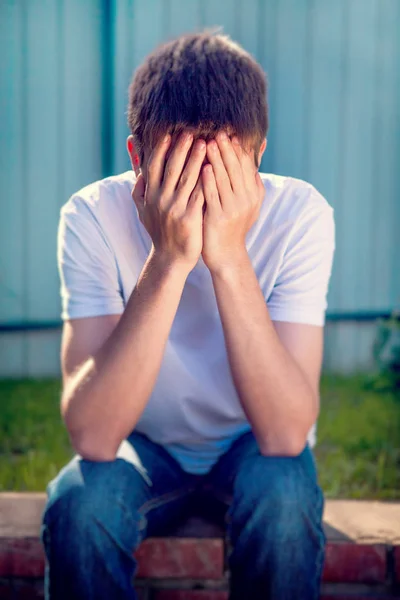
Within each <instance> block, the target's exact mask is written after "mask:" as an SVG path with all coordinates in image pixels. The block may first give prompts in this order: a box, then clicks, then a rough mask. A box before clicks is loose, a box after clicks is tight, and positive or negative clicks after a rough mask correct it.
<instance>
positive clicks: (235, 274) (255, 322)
mask: <svg viewBox="0 0 400 600" xmlns="http://www.w3.org/2000/svg"><path fill="white" fill-rule="evenodd" d="M212 277H213V284H214V289H215V294H216V299H217V303H218V308H219V313H220V317H221V321H222V325H223V329H224V335H225V342H226V346H227V352H228V357H229V362H230V366H231V371H232V376H233V380H234V383H235V386H236V389H237V391H238V394H239V397H240V400H241V403H242V406H243V409H244V411H245V413H246V416H247V418H248V420H249V422H250V424H251V425H252V428H253V431H254V434H255V436H256V439H257V441H258V443H259V447H260V450H261V452H262V453H263V454H286V455H287V454H293V455H294V454H298V453H299V452H300V451H301V449H302V447H303V446H304V444H305V440H306V436H307V432H308V430H309V428H310V427H311V425H312V423H313V422H314V421H315V419H316V417H317V411H318V399H317V398H316V397H315V394H314V392H313V390H312V389H311V386H310V385H309V384H308V382H307V380H306V378H305V376H304V374H303V373H302V371H301V369H300V368H299V367H298V365H297V363H296V362H295V360H294V359H293V358H292V357H291V355H290V354H289V353H288V352H287V350H286V349H285V347H284V346H283V344H282V343H281V341H280V340H279V337H278V335H277V333H276V331H275V328H274V326H273V323H272V321H271V319H270V317H269V313H268V309H267V306H266V302H265V299H264V297H263V294H262V291H261V289H260V286H259V284H258V280H257V277H256V275H255V273H254V269H253V267H252V264H251V261H250V259H249V257H248V255H247V252H246V253H243V255H241V256H240V258H239V260H238V261H236V264H235V265H234V266H233V267H232V268H229V269H223V270H221V271H220V272H219V273H218V274H213V275H212Z"/></svg>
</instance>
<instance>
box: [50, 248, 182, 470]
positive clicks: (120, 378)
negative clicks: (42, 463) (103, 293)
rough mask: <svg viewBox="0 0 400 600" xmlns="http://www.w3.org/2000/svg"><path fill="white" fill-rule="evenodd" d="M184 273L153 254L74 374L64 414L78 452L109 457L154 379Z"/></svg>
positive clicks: (139, 410) (137, 415)
mask: <svg viewBox="0 0 400 600" xmlns="http://www.w3.org/2000/svg"><path fill="white" fill-rule="evenodd" d="M187 274H188V273H187V272H186V271H185V270H184V269H182V268H181V267H180V266H177V265H175V264H174V265H172V264H167V263H165V262H164V261H163V260H160V259H159V258H158V257H156V256H155V255H154V254H151V255H150V256H149V258H148V260H147V262H146V264H145V266H144V268H143V270H142V273H141V275H140V277H139V280H138V283H137V285H136V287H135V289H134V290H133V292H132V294H131V297H130V299H129V301H128V303H127V306H126V308H125V311H124V313H123V315H122V316H121V318H120V320H119V322H118V324H117V326H116V327H115V329H114V331H113V332H112V334H111V335H110V337H109V338H108V339H107V341H106V342H105V343H104V344H103V346H102V347H101V349H100V350H99V351H98V352H96V354H95V355H94V356H92V357H90V358H89V359H88V360H87V361H86V362H85V363H84V364H83V365H82V366H81V368H80V369H79V370H78V371H77V373H76V375H75V376H73V377H72V378H71V380H70V382H69V384H68V385H67V387H66V389H64V392H63V398H62V413H63V416H64V419H65V422H66V425H67V428H68V431H69V433H70V437H71V441H72V443H73V445H74V447H75V449H76V450H77V452H79V453H80V454H81V455H83V456H85V457H86V458H89V459H92V460H112V459H113V458H115V454H116V452H117V449H118V447H119V444H120V443H121V441H122V440H123V439H124V438H125V437H126V436H127V435H128V434H129V433H130V432H131V431H132V430H133V428H134V427H135V425H136V423H137V421H138V420H139V418H140V415H141V413H142V412H143V410H144V408H145V406H146V403H147V401H148V399H149V397H150V395H151V392H152V390H153V387H154V384H155V382H156V379H157V376H158V373H159V369H160V366H161V361H162V357H163V354H164V349H165V345H166V342H167V339H168V336H169V333H170V330H171V326H172V323H173V320H174V318H175V314H176V311H177V308H178V305H179V301H180V298H181V295H182V291H183V288H184V285H185V281H186V277H187Z"/></svg>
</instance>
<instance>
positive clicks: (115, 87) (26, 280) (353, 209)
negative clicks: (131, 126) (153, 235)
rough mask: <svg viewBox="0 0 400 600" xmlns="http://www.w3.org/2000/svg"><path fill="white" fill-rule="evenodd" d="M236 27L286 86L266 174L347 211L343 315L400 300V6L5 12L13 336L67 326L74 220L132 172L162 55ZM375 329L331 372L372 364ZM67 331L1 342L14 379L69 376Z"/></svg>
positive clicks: (2, 252) (341, 251) (333, 292)
mask: <svg viewBox="0 0 400 600" xmlns="http://www.w3.org/2000/svg"><path fill="white" fill-rule="evenodd" d="M215 25H217V26H218V25H220V26H222V27H223V31H224V32H226V33H228V34H230V35H231V36H232V37H233V38H234V39H236V40H237V41H239V42H240V43H241V44H242V45H243V46H244V47H245V48H246V49H247V50H249V51H250V52H252V53H253V55H254V56H255V57H256V58H257V59H258V60H259V62H260V63H261V65H262V66H263V67H264V69H265V70H266V71H267V73H268V78H269V84H270V96H269V98H270V119H271V129H270V134H269V138H268V149H267V152H266V154H265V158H264V161H263V165H262V170H264V171H272V172H276V173H279V174H288V175H292V176H295V177H301V178H303V179H307V180H309V181H311V182H312V183H313V184H314V185H316V187H317V188H318V189H319V190H320V191H321V192H322V193H323V194H324V195H325V196H326V198H327V199H328V201H329V202H330V203H331V204H332V205H333V207H334V208H335V213H336V223H337V252H336V260H335V265H334V272H333V276H332V282H331V288H330V293H329V312H330V313H341V314H342V313H349V312H350V313H355V312H359V311H389V310H391V309H392V308H393V307H394V306H396V305H398V303H399V301H400V269H399V264H400V244H399V234H400V192H399V186H398V183H397V173H398V169H399V164H400V112H399V111H400V108H399V107H400V76H399V74H400V35H399V33H400V2H399V1H398V0H335V1H334V2H332V0H218V1H215V0H146V2H139V1H135V0H85V1H84V2H82V1H81V0H57V1H56V0H14V1H11V0H2V2H1V3H0V56H1V57H2V59H1V66H0V69H1V75H0V76H1V79H0V102H1V119H0V177H1V188H0V194H1V196H0V202H1V206H0V209H1V213H0V321H1V322H2V323H3V324H4V323H14V324H20V323H21V322H25V321H29V322H37V321H42V322H43V321H45V322H49V321H57V320H58V319H59V313H60V304H59V291H58V288H59V283H58V274H57V270H56V230H57V224H58V216H59V209H60V207H61V205H62V204H64V203H65V202H66V200H67V199H68V197H69V196H70V194H72V193H73V192H75V191H76V190H77V189H79V188H80V187H82V186H83V185H86V184H88V183H90V182H92V181H93V180H95V179H99V178H101V177H104V176H106V175H109V174H111V173H117V172H120V171H123V170H126V169H128V168H129V162H128V157H127V154H126V150H125V138H126V136H127V134H128V130H127V126H126V104H127V87H128V84H129V80H130V78H131V75H132V71H133V70H134V69H135V67H136V66H137V65H138V64H139V63H140V62H141V60H142V59H143V57H144V56H145V55H146V54H147V53H148V52H150V51H151V50H152V49H153V48H154V46H155V45H156V44H158V43H159V42H160V41H163V40H165V39H168V38H170V37H173V36H175V35H178V34H180V33H182V32H187V31H193V30H198V29H202V28H203V27H206V26H215ZM374 327H375V326H374V323H373V322H370V323H368V322H362V323H357V322H351V321H345V322H342V321H339V322H336V321H334V322H331V323H330V324H329V325H328V327H327V336H326V337H327V343H326V357H325V364H326V367H328V368H331V369H339V370H354V369H359V368H365V367H366V366H368V364H369V356H370V347H371V340H372V336H373V332H374ZM58 352H59V331H47V332H37V331H36V332H28V333H27V332H21V333H15V332H14V333H2V334H0V375H15V376H19V375H25V374H33V375H34V374H51V373H58V372H59V357H58Z"/></svg>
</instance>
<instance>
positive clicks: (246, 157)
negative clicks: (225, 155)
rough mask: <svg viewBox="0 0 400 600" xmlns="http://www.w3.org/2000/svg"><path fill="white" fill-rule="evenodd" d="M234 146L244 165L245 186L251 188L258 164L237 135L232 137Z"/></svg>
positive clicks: (242, 165)
mask: <svg viewBox="0 0 400 600" xmlns="http://www.w3.org/2000/svg"><path fill="white" fill-rule="evenodd" d="M232 148H233V149H234V151H235V154H236V156H237V158H238V160H239V162H240V165H241V167H242V174H243V178H244V182H245V187H246V189H251V186H252V184H253V182H252V178H253V177H254V175H255V173H256V172H257V169H256V165H255V164H254V159H253V157H252V155H251V153H249V152H246V150H245V149H244V148H243V146H242V144H241V143H240V141H239V139H238V138H237V137H236V136H234V137H233V138H232Z"/></svg>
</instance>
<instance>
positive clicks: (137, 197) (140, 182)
mask: <svg viewBox="0 0 400 600" xmlns="http://www.w3.org/2000/svg"><path fill="white" fill-rule="evenodd" d="M145 191H146V183H145V181H144V177H143V175H142V173H140V175H139V176H138V178H137V179H136V183H135V186H134V188H133V190H132V198H133V201H134V203H135V205H136V208H137V211H138V214H139V219H140V220H141V221H142V214H143V208H144V194H145ZM142 222H143V221H142Z"/></svg>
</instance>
